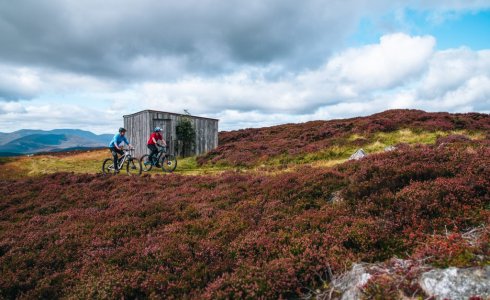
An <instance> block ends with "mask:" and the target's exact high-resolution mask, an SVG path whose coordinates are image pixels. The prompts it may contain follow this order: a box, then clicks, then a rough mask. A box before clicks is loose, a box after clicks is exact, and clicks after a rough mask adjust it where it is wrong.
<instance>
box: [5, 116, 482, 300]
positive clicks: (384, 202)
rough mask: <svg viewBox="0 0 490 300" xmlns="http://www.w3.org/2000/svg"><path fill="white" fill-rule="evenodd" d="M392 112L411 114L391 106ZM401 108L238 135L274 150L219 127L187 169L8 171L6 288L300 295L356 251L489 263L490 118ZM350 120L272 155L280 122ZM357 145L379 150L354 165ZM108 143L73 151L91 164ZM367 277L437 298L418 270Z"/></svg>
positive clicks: (54, 294)
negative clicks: (412, 275) (210, 147)
mask: <svg viewBox="0 0 490 300" xmlns="http://www.w3.org/2000/svg"><path fill="white" fill-rule="evenodd" d="M390 114H391V116H392V117H393V115H392V114H395V115H399V116H400V118H402V115H403V111H391V112H386V113H384V114H380V115H381V116H385V117H384V118H388V117H387V115H390ZM406 114H407V117H406V118H402V119H403V120H405V121H403V122H405V123H406V124H404V125H403V126H401V125H400V126H393V127H390V128H391V129H390V130H386V128H385V127H384V125H383V126H381V125H379V122H378V121H375V120H378V118H379V116H380V115H375V116H372V117H367V118H357V119H351V120H344V121H332V122H311V123H306V124H297V125H284V128H289V130H286V129H282V128H283V127H281V126H279V127H273V128H264V129H249V130H245V131H242V133H243V132H252V133H254V134H255V135H259V136H262V139H263V141H264V142H263V143H262V144H263V145H264V147H266V148H265V149H262V148H260V147H258V148H253V147H252V145H255V143H258V138H255V137H254V136H255V135H254V134H250V135H244V136H241V134H242V133H240V131H238V132H227V133H223V134H222V135H221V136H220V138H221V140H222V145H220V147H219V148H218V149H217V150H216V151H214V152H213V153H211V154H209V155H207V156H205V157H201V158H198V159H197V160H196V159H195V158H192V159H187V160H185V161H184V162H185V163H184V166H185V167H184V169H185V168H187V170H188V171H189V173H192V174H193V175H191V176H184V175H183V174H188V173H186V172H182V173H181V174H171V175H168V176H160V175H153V176H142V177H129V176H103V175H100V174H76V173H55V174H47V175H40V174H39V173H37V174H31V175H36V176H29V177H26V176H21V175H20V174H17V175H18V176H20V177H19V178H11V177H8V176H2V178H3V179H0V298H59V297H63V298H77V299H79V298H84V299H85V298H105V299H114V298H130V299H133V298H138V299H142V298H155V299H181V298H199V299H233V298H269V299H277V298H298V297H302V296H304V295H305V294H307V293H308V292H309V291H310V290H312V289H317V288H319V289H321V288H326V287H327V286H328V281H329V280H330V279H331V278H330V276H329V274H333V276H338V275H339V274H342V273H344V272H345V271H346V270H347V269H349V268H350V266H351V265H352V264H353V263H358V262H383V261H387V260H390V259H391V258H394V257H397V258H401V259H409V260H413V261H423V262H424V263H425V264H427V265H430V266H434V267H447V266H457V267H468V266H484V265H489V264H490V222H489V221H490V134H489V133H490V131H489V122H490V116H488V115H483V114H465V115H448V114H435V116H436V118H435V119H425V121H416V122H415V121H413V122H412V123H409V122H408V121H407V120H409V119H411V120H413V119H416V115H417V114H420V115H421V116H427V114H426V113H423V112H414V111H406ZM437 116H440V118H441V120H446V119H447V120H448V121H447V122H449V123H451V124H453V125H451V126H449V125H448V127H444V128H443V126H442V125H440V124H439V123H441V122H442V121H441V120H439V119H438V118H439V117H437ZM446 116H447V117H446ZM388 119H389V118H388ZM455 119H457V120H459V121H454V120H455ZM434 120H436V121H437V122H436V123H437V124H439V125H438V126H436V125H434V124H435V123H433V122H435V121H434ZM343 122H344V123H355V124H356V125H355V126H354V125H353V127H351V129H349V130H348V131H345V132H344V131H343V129H339V130H340V133H338V134H333V136H332V137H328V136H326V137H325V138H324V139H323V140H322V139H320V140H317V141H314V138H312V142H311V143H309V144H312V145H313V146H312V148H311V149H310V148H307V149H301V147H298V148H296V147H293V146H287V145H293V144H294V143H284V144H283V146H284V147H286V149H287V151H288V152H287V153H283V152H281V151H282V150H281V151H279V152H276V150H275V149H279V148H278V147H277V145H275V142H274V141H275V139H276V138H275V136H274V134H275V133H272V132H273V131H274V130H278V132H277V134H278V135H279V136H284V138H285V139H286V135H287V132H296V133H297V134H300V132H301V131H300V129H299V128H302V127H304V126H310V125H311V124H313V123H315V124H329V125H328V126H327V125H325V127H324V128H330V126H334V125H332V124H337V123H343ZM372 122H374V123H372ZM449 123H447V124H449ZM361 124H365V125H362V126H361ZM400 124H401V123H400ZM407 124H409V125H407ZM430 124H432V125H430ZM444 124H446V123H444ZM447 124H446V125H447ZM363 126H364V127H363ZM378 126H381V127H379V128H378ZM274 128H275V129H274ZM278 128H279V129H280V130H279V129H278ZM311 128H315V127H311ZM369 128H371V129H369ZM373 128H378V129H373ZM315 132H316V133H315V134H317V133H318V132H320V131H318V130H317V131H315ZM300 135H302V133H301V134H300ZM232 136H234V138H232ZM239 136H241V137H240V138H239ZM301 139H302V138H300V137H298V136H296V137H295V136H293V135H292V134H291V136H290V141H295V140H296V141H298V140H301ZM320 145H324V146H323V148H321V147H320ZM385 145H397V147H396V150H394V151H389V152H384V151H382V150H383V147H384V146H385ZM303 146H304V147H307V146H308V145H306V144H304V145H303ZM240 147H244V148H243V149H242V148H240ZM254 147H255V146H254ZM267 147H271V149H272V150H270V149H269V148H267ZM334 147H337V148H334ZM351 147H352V149H356V148H359V147H364V148H366V149H368V150H370V151H371V155H369V156H368V157H366V158H363V159H361V160H359V161H347V162H344V160H345V156H346V155H350V154H351V153H350V149H351ZM230 148H235V149H236V151H237V152H238V153H245V154H246V153H249V151H250V149H255V150H254V151H257V153H258V154H257V155H256V156H257V157H259V158H258V159H257V160H255V159H254V158H255V157H256V156H250V157H252V158H251V160H241V158H240V155H238V154H235V153H234V152H233V151H231V150H230ZM240 149H241V150H240ZM244 149H245V150H244ZM312 149H313V150H312ZM332 149H337V150H335V151H333V150H332ZM293 150H295V151H296V152H294V151H293ZM310 150H311V151H310ZM344 152H346V153H344ZM347 152H348V153H347ZM98 153H99V152H97V151H96V152H93V153H92V154H77V155H79V156H78V159H81V157H83V155H87V156H88V157H86V158H87V160H86V161H85V162H84V163H81V165H84V166H88V165H89V162H95V161H98V157H96V156H97V155H101V154H98ZM100 153H102V152H100ZM331 153H334V154H331ZM80 155H81V156H80ZM91 155H94V157H91ZM104 155H105V154H104ZM73 157H77V156H66V157H63V156H60V157H57V156H52V157H50V158H49V159H50V160H49V161H52V160H55V159H58V160H62V161H63V163H62V164H61V165H62V166H65V165H66V163H67V162H66V160H67V159H73ZM218 157H219V158H218ZM33 158H36V156H34V157H29V158H22V159H25V160H29V159H33ZM76 160H77V158H75V161H76ZM198 162H199V164H200V165H199V164H198ZM18 163H19V160H18V159H16V158H12V159H10V161H5V162H4V163H3V164H2V165H0V166H12V165H15V164H18ZM76 165H77V164H76V162H73V168H77V166H76ZM326 166H327V167H326ZM78 168H80V169H81V168H82V167H80V166H78ZM283 168H285V169H284V170H283ZM88 169H90V168H88ZM191 170H194V171H192V172H191ZM204 170H219V172H216V173H212V174H210V175H207V174H205V173H204ZM80 172H83V171H80ZM89 173H90V172H89ZM195 174H200V175H195ZM475 228H477V229H478V230H477V231H475ZM468 232H478V236H477V238H476V239H468V237H467V236H468V235H467V233H468ZM405 277H407V276H405ZM367 286H368V288H366V289H365V290H364V293H365V294H364V295H365V296H366V297H367V298H376V297H381V296H385V297H386V295H388V292H391V294H389V295H391V296H390V297H389V298H391V299H392V298H397V297H400V298H401V297H402V296H414V297H421V298H426V297H427V295H424V293H423V292H422V291H421V289H420V287H419V286H418V284H417V282H412V281H406V282H403V284H401V283H400V282H393V281H390V280H389V278H388V279H387V278H377V279H375V280H372V281H370V282H368V285H367ZM393 291H396V292H393ZM399 291H401V294H400V293H399ZM379 299H382V298H379Z"/></svg>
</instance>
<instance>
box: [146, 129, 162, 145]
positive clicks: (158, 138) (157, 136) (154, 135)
mask: <svg viewBox="0 0 490 300" xmlns="http://www.w3.org/2000/svg"><path fill="white" fill-rule="evenodd" d="M153 138H155V141H162V140H163V137H162V135H161V134H160V132H153V133H152V134H151V135H150V138H149V139H148V142H147V144H148V145H155V143H154V142H153Z"/></svg>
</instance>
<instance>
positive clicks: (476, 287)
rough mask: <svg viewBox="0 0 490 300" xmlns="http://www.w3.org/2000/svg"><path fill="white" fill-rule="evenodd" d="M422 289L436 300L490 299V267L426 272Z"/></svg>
mask: <svg viewBox="0 0 490 300" xmlns="http://www.w3.org/2000/svg"><path fill="white" fill-rule="evenodd" d="M419 284H420V287H421V288H422V289H423V290H424V292H425V293H426V294H427V295H429V296H431V297H435V298H436V299H452V300H458V299H468V298H470V297H472V296H479V297H482V298H484V299H486V298H487V297H490V266H487V267H484V268H478V267H476V268H466V269H458V268H447V269H434V270H431V271H429V272H425V273H423V274H422V276H421V277H420V282H419Z"/></svg>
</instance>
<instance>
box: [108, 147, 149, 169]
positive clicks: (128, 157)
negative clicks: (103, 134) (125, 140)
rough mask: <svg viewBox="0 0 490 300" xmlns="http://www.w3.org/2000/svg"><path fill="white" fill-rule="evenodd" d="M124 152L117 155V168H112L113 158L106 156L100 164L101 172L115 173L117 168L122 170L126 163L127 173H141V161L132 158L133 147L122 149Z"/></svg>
mask: <svg viewBox="0 0 490 300" xmlns="http://www.w3.org/2000/svg"><path fill="white" fill-rule="evenodd" d="M123 151H124V154H123V155H122V156H121V157H119V159H118V162H117V170H114V158H107V159H106V160H104V163H103V164H102V173H104V174H111V173H114V174H117V173H119V170H122V168H123V167H124V164H125V163H126V172H127V173H128V175H140V174H141V163H140V161H139V160H138V159H137V158H134V157H133V155H132V152H133V151H134V149H133V148H130V149H123Z"/></svg>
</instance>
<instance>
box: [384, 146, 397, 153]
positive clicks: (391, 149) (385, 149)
mask: <svg viewBox="0 0 490 300" xmlns="http://www.w3.org/2000/svg"><path fill="white" fill-rule="evenodd" d="M394 150H396V147H395V146H387V147H385V148H384V151H385V152H390V151H394Z"/></svg>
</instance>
